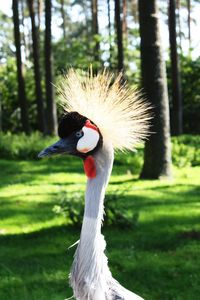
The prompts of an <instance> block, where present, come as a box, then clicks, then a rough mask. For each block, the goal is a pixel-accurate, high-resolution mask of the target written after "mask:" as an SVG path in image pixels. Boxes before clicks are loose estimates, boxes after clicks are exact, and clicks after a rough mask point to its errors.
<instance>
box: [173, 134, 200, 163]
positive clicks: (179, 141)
mask: <svg viewBox="0 0 200 300" xmlns="http://www.w3.org/2000/svg"><path fill="white" fill-rule="evenodd" d="M199 145H200V136H199V135H196V136H195V135H182V136H179V137H173V138H172V161H173V164H174V165H175V166H177V167H185V166H198V165H200V148H199Z"/></svg>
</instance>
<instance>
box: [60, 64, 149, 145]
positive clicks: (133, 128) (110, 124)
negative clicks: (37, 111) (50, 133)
mask: <svg viewBox="0 0 200 300" xmlns="http://www.w3.org/2000/svg"><path fill="white" fill-rule="evenodd" d="M121 82H122V74H119V75H118V76H117V77H115V76H114V74H112V73H109V72H108V71H106V70H104V71H103V72H101V73H99V74H97V75H96V76H93V73H92V70H91V69H90V71H89V72H88V73H84V72H82V73H80V72H77V71H75V70H74V69H70V70H69V72H68V74H67V75H66V76H65V79H64V80H63V81H62V82H61V84H60V86H59V87H58V90H59V92H60V94H61V95H62V97H61V101H62V105H63V107H64V109H65V110H66V111H68V112H70V111H77V112H78V113H79V114H81V115H83V116H86V117H87V118H88V119H90V120H92V121H93V122H94V123H95V124H96V125H97V126H98V128H99V129H100V132H101V134H102V136H103V138H104V139H105V140H109V141H110V142H111V143H112V145H113V148H114V149H115V150H116V149H119V150H125V149H128V150H133V148H134V146H135V144H136V143H138V142H140V141H141V140H143V139H145V138H146V137H147V135H148V133H149V119H150V114H149V110H150V106H149V105H148V104H147V103H146V102H144V100H143V99H142V98H141V94H140V93H139V91H138V90H136V89H133V88H129V87H128V85H127V84H126V83H123V84H121Z"/></svg>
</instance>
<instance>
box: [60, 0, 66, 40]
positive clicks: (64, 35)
mask: <svg viewBox="0 0 200 300" xmlns="http://www.w3.org/2000/svg"><path fill="white" fill-rule="evenodd" d="M64 6H65V2H64V0H61V1H60V11H61V16H62V29H63V38H64V40H66V16H65V7H64Z"/></svg>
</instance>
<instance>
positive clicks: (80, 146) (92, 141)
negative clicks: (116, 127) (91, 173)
mask: <svg viewBox="0 0 200 300" xmlns="http://www.w3.org/2000/svg"><path fill="white" fill-rule="evenodd" d="M82 130H83V133H84V135H83V137H82V138H81V139H80V140H79V141H78V143H77V146H76V149H77V150H78V151H79V152H82V153H87V152H90V151H92V150H93V149H94V148H95V147H96V146H97V144H98V141H99V137H100V136H99V132H98V131H97V130H94V129H92V128H88V127H86V126H84V127H83V128H82Z"/></svg>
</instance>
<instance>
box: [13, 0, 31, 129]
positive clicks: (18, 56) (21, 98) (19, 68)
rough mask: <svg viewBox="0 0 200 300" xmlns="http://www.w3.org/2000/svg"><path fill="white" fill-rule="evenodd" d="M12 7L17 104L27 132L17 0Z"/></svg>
mask: <svg viewBox="0 0 200 300" xmlns="http://www.w3.org/2000/svg"><path fill="white" fill-rule="evenodd" d="M12 9H13V23H14V39H15V47H16V60H17V80H18V99H19V105H20V109H21V122H22V129H23V131H24V132H26V133H29V120H28V110H27V99H26V92H25V83H24V76H23V66H22V58H21V42H20V31H19V10H18V0H13V2H12Z"/></svg>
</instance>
